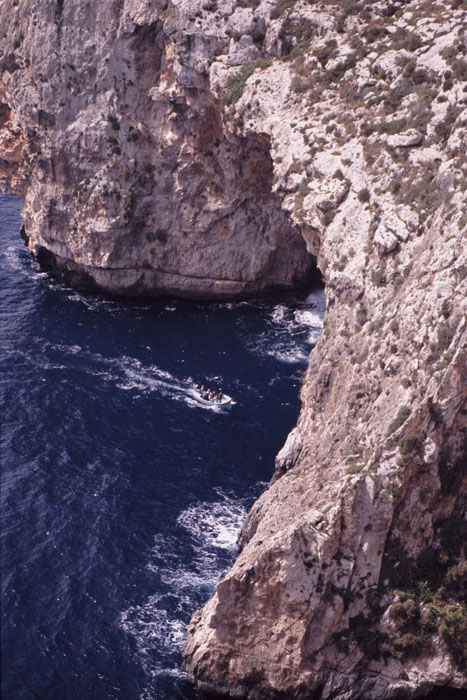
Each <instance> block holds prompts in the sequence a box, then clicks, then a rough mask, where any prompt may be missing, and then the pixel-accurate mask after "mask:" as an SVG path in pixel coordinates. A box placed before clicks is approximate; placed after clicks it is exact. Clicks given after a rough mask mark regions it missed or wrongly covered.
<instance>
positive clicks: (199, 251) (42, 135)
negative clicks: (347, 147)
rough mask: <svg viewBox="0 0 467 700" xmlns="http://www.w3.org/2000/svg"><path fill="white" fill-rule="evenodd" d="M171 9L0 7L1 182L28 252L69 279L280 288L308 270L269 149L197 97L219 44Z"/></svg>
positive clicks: (199, 289)
mask: <svg viewBox="0 0 467 700" xmlns="http://www.w3.org/2000/svg"><path fill="white" fill-rule="evenodd" d="M180 5H181V6H180V7H179V6H178V4H177V3H167V2H164V1H162V0H156V1H154V2H149V1H148V2H144V1H138V0H128V1H126V2H118V3H115V2H110V1H109V2H102V3H101V2H99V3H86V2H84V1H82V2H81V1H78V0H76V1H75V2H65V3H64V2H63V0H44V2H41V3H40V8H37V9H34V10H32V9H31V8H32V4H31V2H27V1H25V0H21V1H20V2H13V1H7V2H5V3H2V7H1V9H0V34H1V35H2V39H1V41H2V44H1V47H0V53H1V54H3V55H2V58H1V60H0V71H1V83H0V105H1V111H0V148H1V153H0V157H1V159H2V160H1V167H0V170H1V171H2V179H3V182H4V183H6V185H7V187H9V188H11V189H12V190H14V191H15V192H19V193H20V194H21V195H22V197H23V212H22V213H23V224H24V228H25V231H26V234H27V236H28V238H29V247H30V249H31V250H32V251H33V252H34V253H36V254H38V255H39V258H40V259H42V260H43V261H44V262H48V263H50V264H52V265H54V266H57V267H58V268H59V269H61V270H62V271H63V272H65V273H66V275H67V277H68V279H69V280H70V281H71V282H72V283H75V284H81V285H85V286H91V287H92V286H94V287H98V288H101V289H104V290H107V291H110V292H115V293H127V294H161V293H173V294H179V295H182V296H194V297H196V296H203V297H208V298H216V297H238V296H244V295H248V294H253V293H259V292H261V291H265V290H268V289H274V288H290V287H292V286H293V285H295V284H299V283H301V282H304V281H306V279H307V276H308V273H309V271H310V269H311V267H312V265H313V259H312V256H310V255H309V254H308V253H307V251H306V247H305V243H304V241H303V238H302V237H301V236H300V234H299V232H298V231H297V230H296V228H294V227H293V226H292V225H291V223H290V221H289V219H288V217H287V216H286V213H285V212H283V211H282V209H281V201H280V197H279V196H278V195H277V194H274V193H273V192H272V191H271V187H272V178H273V166H272V160H271V157H270V153H269V142H268V138H267V136H266V135H265V134H257V135H256V136H253V137H252V138H248V139H247V138H246V137H245V136H244V135H243V134H241V133H235V132H234V131H233V129H232V128H230V127H228V126H226V125H225V124H224V122H223V118H222V109H221V102H220V101H219V99H217V98H216V97H215V95H213V93H212V92H211V91H210V89H209V78H208V68H209V63H210V61H211V60H212V58H213V57H214V56H215V54H216V52H219V51H221V50H222V47H223V45H225V44H226V42H227V43H228V41H229V37H228V36H227V35H226V34H225V32H224V35H223V36H217V35H216V34H212V33H211V34H210V33H209V32H208V33H206V34H203V33H201V32H198V33H196V31H194V30H195V28H196V22H195V13H194V12H193V13H191V11H190V16H188V15H187V13H186V11H185V10H184V8H183V7H182V5H183V3H180ZM191 14H193V16H192V17H191ZM190 27H191V31H187V30H189V28H190Z"/></svg>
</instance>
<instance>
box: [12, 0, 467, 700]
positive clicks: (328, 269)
mask: <svg viewBox="0 0 467 700" xmlns="http://www.w3.org/2000/svg"><path fill="white" fill-rule="evenodd" d="M7 5H8V3H7ZM9 5H10V7H9V10H8V12H6V11H5V5H3V7H2V9H0V30H1V31H0V34H1V35H2V36H3V38H2V42H3V44H2V45H3V48H2V49H1V51H2V57H1V58H0V63H1V70H2V74H1V87H0V96H1V97H0V102H2V106H1V108H0V130H1V131H0V149H1V154H0V155H1V159H2V160H1V161H0V170H1V172H2V177H3V182H7V183H8V186H9V187H11V188H13V189H14V190H15V191H18V192H20V193H21V194H22V195H23V207H24V210H23V216H24V225H25V230H26V235H27V236H28V238H29V247H30V248H31V250H33V251H35V252H36V253H41V252H42V254H43V255H46V252H47V251H48V253H47V254H49V255H52V256H53V260H54V261H55V264H57V265H59V266H60V267H61V268H62V269H65V270H68V272H69V274H70V275H71V277H72V279H74V280H75V281H81V282H83V279H86V280H88V282H89V283H90V284H91V283H94V284H96V285H98V286H99V287H101V288H105V289H111V290H114V291H120V292H123V291H125V292H128V291H133V292H135V293H160V292H163V291H165V292H167V291H170V292H173V293H179V294H184V295H191V296H196V295H202V296H207V297H209V296H211V297H219V296H241V295H243V294H248V293H258V292H260V291H264V290H265V289H271V288H274V287H282V288H287V287H288V286H291V285H292V284H295V283H296V282H297V281H299V280H304V279H306V276H307V274H308V272H309V269H310V265H311V264H312V262H313V261H314V260H316V261H317V264H318V267H319V269H320V270H321V272H322V275H323V278H324V280H325V284H326V299H327V310H326V316H325V322H324V329H323V333H322V336H321V338H320V339H319V341H318V343H317V346H316V347H315V349H314V350H313V352H312V354H311V358H310V364H309V367H308V370H307V372H306V375H305V377H304V382H303V387H302V390H301V398H302V410H301V413H300V416H299V420H298V424H297V426H296V428H295V429H294V430H293V431H292V433H291V434H290V435H289V437H288V439H287V441H286V444H285V445H284V447H283V449H282V450H281V452H280V453H279V455H278V457H277V462H276V471H275V475H274V478H273V482H272V484H271V486H270V488H269V489H268V490H267V491H266V492H265V493H264V494H263V495H262V496H261V498H260V499H259V500H258V501H257V503H256V504H255V505H254V507H253V509H252V511H251V512H250V514H249V516H248V518H247V520H246V523H245V525H244V527H243V530H242V533H241V537H240V552H239V556H238V558H237V561H236V562H235V564H234V566H233V567H232V569H231V570H230V571H229V572H228V573H227V574H226V576H225V577H224V579H223V580H222V581H221V582H220V583H219V584H218V586H217V588H216V591H215V593H214V595H213V597H212V598H211V600H210V601H209V602H208V603H207V604H206V606H205V607H204V608H203V609H202V610H201V611H199V612H197V613H196V614H195V615H194V617H193V619H192V623H191V625H190V628H189V631H188V639H187V644H186V647H185V651H184V655H185V668H186V670H187V671H188V673H189V675H190V677H191V678H192V679H193V681H194V682H196V683H197V684H198V686H199V687H200V688H202V689H204V690H206V691H209V692H215V693H224V694H225V695H228V696H231V697H244V698H252V699H253V698H264V699H266V698H267V699H271V698H287V699H289V698H297V699H298V698H303V699H304V700H305V699H310V698H313V699H315V698H316V699H321V698H322V699H325V698H326V699H330V698H333V700H350V699H352V700H353V699H355V700H356V699H358V698H362V699H366V700H390V699H391V698H394V699H395V698H413V697H417V696H420V695H421V694H424V693H426V692H428V691H429V690H430V689H432V688H435V687H443V688H446V692H447V693H448V692H449V690H448V689H450V688H452V689H454V688H457V689H466V688H467V676H466V666H467V649H466V641H465V640H466V639H467V610H466V607H465V593H466V574H467V562H466V558H465V543H466V539H467V538H466V534H467V528H466V518H465V516H466V501H467V476H466V466H467V441H466V432H467V416H466V397H467V381H466V380H467V376H466V375H467V362H466V360H467V327H466V313H465V312H466V289H467V281H466V276H467V259H466V257H467V256H466V245H465V238H466V229H467V214H466V211H467V209H466V205H467V159H466V152H467V89H466V88H467V85H466V81H467V35H466V28H467V27H466V24H467V19H466V18H467V8H466V3H465V0H451V1H450V2H446V3H442V4H437V3H436V2H435V1H434V0H392V1H391V2H369V1H366V2H358V1H354V2H350V1H348V0H340V2H337V1H333V0H322V1H321V2H318V1H316V2H311V1H310V2H306V1H305V0H225V1H223V2H216V1H215V0H192V1H190V2H188V0H172V1H171V2H168V3H163V2H161V3H160V4H159V5H157V3H156V2H149V1H148V2H145V1H144V0H125V1H123V0H122V2H120V3H101V4H99V7H96V8H91V7H90V5H89V4H86V3H85V2H84V1H83V2H78V1H75V2H68V3H63V2H61V1H59V2H52V1H51V0H49V2H44V3H41V8H40V9H35V10H34V12H31V10H30V7H29V5H30V2H29V1H27V0H23V1H22V0H19V1H18V2H16V3H15V2H10V3H9ZM78 29H79V31H78ZM5 32H7V35H6V36H7V38H6V39H5ZM44 36H47V37H49V41H53V42H54V46H56V51H57V52H58V54H57V55H55V56H52V57H50V58H49V56H48V54H47V55H46V54H45V53H44V55H42V53H41V45H42V43H43V42H44ZM78 36H79V37H80V42H78V41H77V38H76V37H78ZM5 41H7V48H6V49H5ZM57 56H59V59H57ZM57 60H58V63H57ZM96 86H97V87H96ZM62 103H63V104H62ZM132 193H133V196H131V195H132ZM73 276H74V277H73Z"/></svg>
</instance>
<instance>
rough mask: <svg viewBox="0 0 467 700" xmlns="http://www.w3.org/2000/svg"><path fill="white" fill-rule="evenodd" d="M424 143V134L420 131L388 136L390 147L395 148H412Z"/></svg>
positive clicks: (413, 130)
mask: <svg viewBox="0 0 467 700" xmlns="http://www.w3.org/2000/svg"><path fill="white" fill-rule="evenodd" d="M422 141H423V134H422V133H421V132H420V131H418V129H408V130H407V131H403V132H402V133H400V134H394V135H392V136H388V146H393V147H394V148H410V147H411V146H419V145H420V144H421V142H422Z"/></svg>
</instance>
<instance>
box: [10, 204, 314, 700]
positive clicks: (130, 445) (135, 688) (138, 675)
mask: <svg viewBox="0 0 467 700" xmlns="http://www.w3.org/2000/svg"><path fill="white" fill-rule="evenodd" d="M19 228H20V220H19V199H18V198H15V197H11V198H10V197H8V198H7V197H4V196H3V195H1V194H0V233H1V241H0V243H1V251H0V264H1V275H0V312H1V323H2V338H3V341H4V342H3V344H2V347H1V349H0V353H1V361H2V365H3V367H4V369H5V372H4V379H3V384H2V390H3V396H4V404H5V413H4V420H3V425H2V482H1V486H2V488H1V494H0V498H1V513H2V516H1V517H2V527H1V544H2V561H1V563H2V580H1V586H2V614H3V619H2V689H3V693H4V697H8V698H9V700H20V699H21V700H22V699H23V698H24V699H26V698H32V697H40V698H43V699H47V700H63V698H67V700H75V699H76V700H78V699H79V700H82V698H86V700H107V699H109V700H115V698H122V699H124V700H136V698H138V699H140V698H141V699H142V700H145V699H146V698H147V700H149V698H151V699H154V698H156V700H173V698H186V699H187V700H192V698H197V697H199V693H198V692H197V691H196V690H194V689H193V688H191V687H190V686H189V685H187V682H186V677H185V675H184V674H183V673H182V672H181V670H180V663H181V655H180V650H181V647H182V646H183V641H184V636H185V630H186V626H187V624H188V621H189V619H190V616H191V614H192V613H193V611H194V610H195V609H197V608H198V607H200V605H202V604H203V603H204V601H205V600H206V599H207V598H208V597H209V595H210V594H211V592H212V590H213V588H214V586H215V584H216V582H217V581H218V579H219V577H220V576H222V574H223V572H224V571H226V569H227V568H228V567H229V566H230V565H231V563H232V560H233V557H234V556H235V542H236V537H237V534H238V531H239V528H240V526H241V523H242V521H243V519H244V517H245V514H246V512H247V510H248V508H249V507H250V506H251V504H252V503H253V501H254V500H255V498H257V496H258V495H259V494H260V493H261V491H262V490H263V489H264V488H265V486H266V483H267V481H268V480H269V478H270V476H271V474H272V469H273V464H274V457H275V454H276V453H277V451H278V450H279V449H280V447H281V446H282V444H283V441H284V440H285V437H286V435H287V433H288V431H289V430H290V429H291V427H292V426H293V425H294V423H295V421H296V417H297V414H298V410H299V399H298V392H299V388H300V383H301V377H302V374H303V371H304V369H305V367H306V364H307V358H308V355H309V352H310V350H311V348H312V347H313V344H314V343H315V342H316V339H317V338H318V336H319V334H320V330H321V325H322V317H323V313H324V296H323V293H322V291H316V292H314V293H313V294H311V295H309V296H308V297H306V298H296V297H291V296H288V297H285V298H281V299H274V300H273V299H262V300H260V301H253V300H249V301H247V300H245V301H242V302H238V303H227V302H224V303H215V304H210V305H207V304H200V303H193V302H184V301H180V300H175V299H159V300H157V301H147V300H144V301H136V300H134V301H130V302H123V301H122V300H120V299H115V298H108V297H96V296H93V295H91V294H88V293H81V292H78V291H76V290H74V289H71V288H69V287H67V286H66V285H64V284H63V283H62V282H60V281H59V280H57V279H55V278H52V277H51V276H50V275H49V274H47V273H44V272H43V271H41V270H40V268H39V267H38V265H37V263H36V262H35V261H34V260H32V259H31V257H30V255H29V253H28V251H27V250H26V249H25V248H24V246H23V243H22V242H21V240H20V239H19V236H18V232H19ZM196 382H203V383H205V384H207V385H210V386H212V387H213V388H217V387H221V386H222V388H223V389H224V391H225V392H226V393H228V394H230V395H232V396H233V398H234V401H235V403H234V405H233V406H232V409H231V410H230V411H223V410H218V409H216V408H212V407H205V406H202V405H201V404H199V402H197V401H196V400H195V398H194V396H193V388H194V386H195V383H196Z"/></svg>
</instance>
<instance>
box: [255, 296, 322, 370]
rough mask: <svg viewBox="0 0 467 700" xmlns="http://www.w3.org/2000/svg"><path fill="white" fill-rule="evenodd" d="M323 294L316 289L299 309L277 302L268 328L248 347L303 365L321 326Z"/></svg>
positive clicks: (286, 361)
mask: <svg viewBox="0 0 467 700" xmlns="http://www.w3.org/2000/svg"><path fill="white" fill-rule="evenodd" d="M324 313H325V296H324V291H323V290H315V291H314V292H312V293H311V294H309V295H308V297H307V298H306V299H305V300H304V301H302V302H300V303H299V305H298V308H296V306H295V308H294V307H293V306H288V305H286V304H284V303H280V304H276V305H275V306H274V308H273V309H272V311H271V312H270V313H269V322H270V326H269V328H268V330H266V331H265V332H264V333H262V334H261V335H260V336H259V338H256V339H255V340H254V342H253V345H250V348H251V349H252V350H253V352H255V354H259V355H260V356H262V357H265V356H269V357H274V358H275V359H276V360H278V361H279V362H284V363H287V364H304V363H305V362H306V361H307V360H308V356H309V353H310V345H314V344H315V343H316V341H317V340H318V338H319V336H320V334H321V330H322V327H323V318H324Z"/></svg>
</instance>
